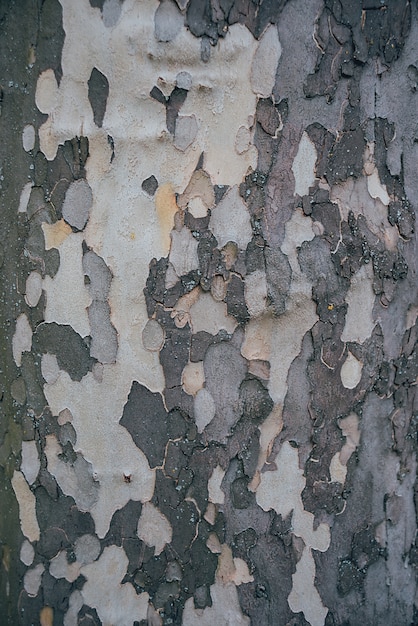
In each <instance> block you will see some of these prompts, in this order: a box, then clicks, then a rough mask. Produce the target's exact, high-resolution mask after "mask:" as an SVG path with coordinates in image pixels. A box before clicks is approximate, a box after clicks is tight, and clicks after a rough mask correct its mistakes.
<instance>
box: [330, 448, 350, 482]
mask: <svg viewBox="0 0 418 626" xmlns="http://www.w3.org/2000/svg"><path fill="white" fill-rule="evenodd" d="M340 455H341V452H336V453H335V454H334V456H333V457H332V459H331V462H330V464H329V473H330V476H331V482H332V483H341V485H344V483H345V479H346V476H347V466H346V465H344V464H343V463H342V462H341V456H340Z"/></svg>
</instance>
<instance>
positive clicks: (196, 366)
mask: <svg viewBox="0 0 418 626" xmlns="http://www.w3.org/2000/svg"><path fill="white" fill-rule="evenodd" d="M181 382H182V385H183V389H184V391H185V392H186V393H188V394H189V395H191V396H195V395H196V394H197V392H198V391H199V389H202V387H203V385H204V384H205V372H204V369H203V361H198V362H197V363H188V364H187V365H186V366H185V367H184V369H183V374H182V378H181Z"/></svg>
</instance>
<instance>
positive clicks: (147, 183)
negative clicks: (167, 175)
mask: <svg viewBox="0 0 418 626" xmlns="http://www.w3.org/2000/svg"><path fill="white" fill-rule="evenodd" d="M142 189H143V190H144V191H145V193H146V194H148V195H149V196H153V195H154V194H155V192H156V191H157V189H158V180H157V179H156V178H155V176H154V174H152V175H151V176H149V177H148V178H145V180H143V181H142Z"/></svg>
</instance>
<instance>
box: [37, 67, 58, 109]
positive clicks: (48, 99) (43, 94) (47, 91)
mask: <svg viewBox="0 0 418 626" xmlns="http://www.w3.org/2000/svg"><path fill="white" fill-rule="evenodd" d="M35 102H36V106H37V107H38V109H39V110H40V111H41V113H50V112H51V111H53V110H54V109H55V107H56V105H57V102H58V84H57V80H56V78H55V73H54V70H51V69H49V70H45V71H44V72H42V74H41V75H40V76H39V78H38V82H37V85H36V93H35Z"/></svg>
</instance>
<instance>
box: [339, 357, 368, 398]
mask: <svg viewBox="0 0 418 626" xmlns="http://www.w3.org/2000/svg"><path fill="white" fill-rule="evenodd" d="M362 371H363V363H362V362H361V361H359V360H358V359H356V357H355V356H354V354H351V352H350V351H349V352H348V356H347V358H346V360H345V361H344V363H343V366H342V368H341V374H340V375H341V382H342V384H343V385H344V387H345V388H346V389H354V388H355V387H357V385H358V384H359V382H360V379H361V373H362Z"/></svg>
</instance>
